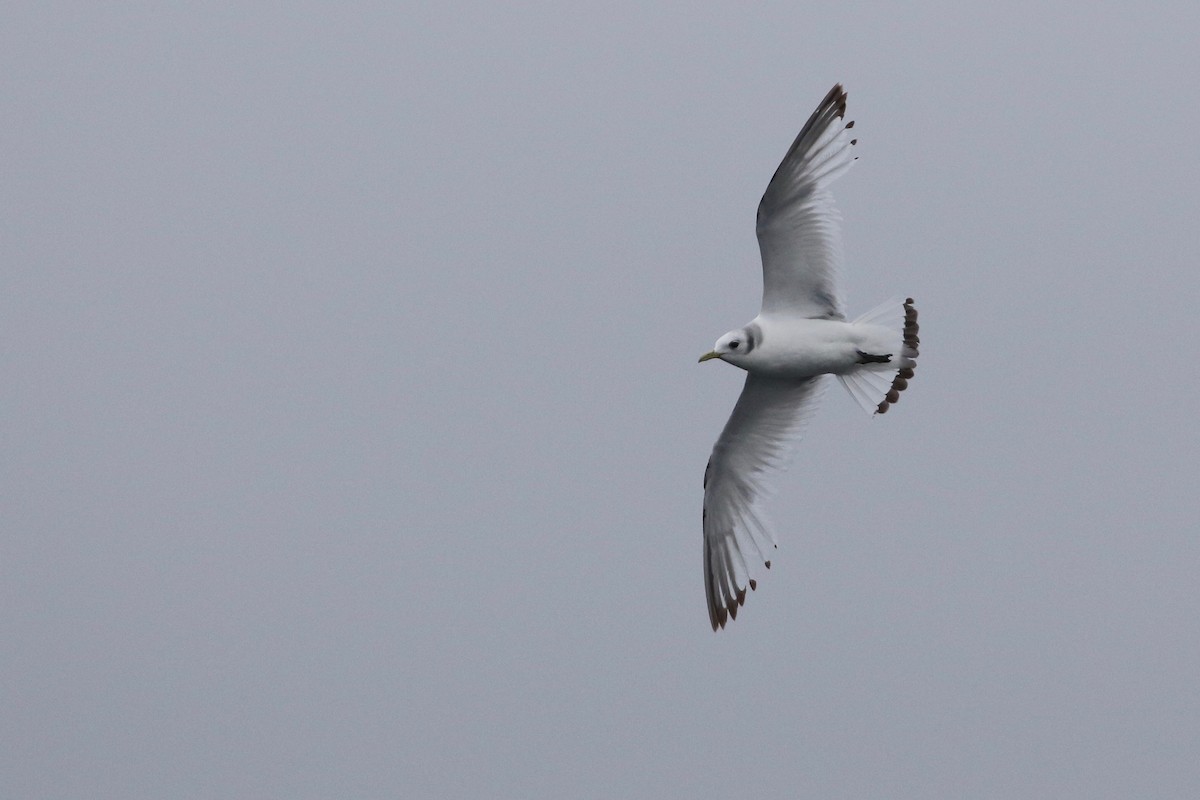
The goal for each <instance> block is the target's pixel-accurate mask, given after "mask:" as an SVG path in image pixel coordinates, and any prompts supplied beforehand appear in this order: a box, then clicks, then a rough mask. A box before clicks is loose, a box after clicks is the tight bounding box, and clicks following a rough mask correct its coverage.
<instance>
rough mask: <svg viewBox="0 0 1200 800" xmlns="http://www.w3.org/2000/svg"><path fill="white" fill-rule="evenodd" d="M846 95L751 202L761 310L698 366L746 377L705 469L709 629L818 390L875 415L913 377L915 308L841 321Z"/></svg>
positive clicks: (759, 540)
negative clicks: (832, 378) (840, 186)
mask: <svg viewBox="0 0 1200 800" xmlns="http://www.w3.org/2000/svg"><path fill="white" fill-rule="evenodd" d="M845 115H846V91H845V90H844V89H843V88H842V86H841V84H838V85H836V86H834V87H833V88H832V89H831V90H830V91H829V94H827V95H825V99H824V100H822V101H821V104H820V105H818V106H817V110H816V111H814V112H813V114H812V116H811V117H809V120H808V122H807V123H805V125H804V127H803V128H802V129H801V130H800V134H799V135H798V136H797V137H796V140H795V141H794V142H793V143H792V146H791V148H789V149H788V151H787V155H785V156H784V157H783V162H782V163H781V164H780V165H779V168H778V169H777V170H775V175H774V177H772V178H771V182H770V183H769V184H768V185H767V190H766V192H765V193H764V194H763V197H762V200H761V201H760V202H759V204H758V225H757V229H758V246H759V250H760V251H761V253H762V264H763V300H762V310H761V311H760V312H759V314H758V316H757V317H755V318H754V319H753V320H752V321H750V322H749V323H748V324H746V325H744V326H742V327H741V328H737V329H736V330H732V331H730V332H729V333H727V334H725V335H724V336H722V337H721V338H720V339H718V340H717V343H716V345H715V346H714V347H713V349H712V350H711V351H710V352H708V353H705V354H704V355H703V356H701V357H700V360H701V361H708V360H710V359H721V360H722V361H725V362H728V363H730V364H733V365H734V366H735V367H740V368H742V369H744V370H745V371H746V373H747V375H746V384H745V386H744V387H743V388H742V394H741V397H739V398H738V401H737V405H735V406H734V409H733V414H732V415H730V417H729V421H728V422H727V423H726V424H725V429H724V430H723V431H721V436H720V438H719V439H717V443H716V445H715V446H714V447H713V451H712V456H711V457H710V458H709V460H708V467H707V468H706V469H705V470H704V513H703V517H704V590H705V594H706V595H707V597H708V616H709V620H710V621H711V622H712V627H713V630H714V631H715V630H717V629H718V628H724V627H725V623H726V622H727V621H728V620H729V619H731V618H736V617H737V612H738V608H739V607H741V605H742V604H743V603H744V602H745V601H746V589H747V587H749V589H750V590H751V591H753V590H754V589H755V588H756V587H757V585H758V584H757V581H756V578H755V572H756V570H757V566H758V564H760V563H761V564H762V565H763V566H764V567H766V568H768V569H770V567H771V559H770V553H771V550H773V549H774V548H775V546H776V545H775V537H774V534H773V533H772V532H771V530H770V528H769V527H768V525H767V522H766V520H765V518H764V517H763V516H762V512H761V509H760V501H761V500H762V498H763V496H764V493H765V489H766V486H765V483H764V478H765V477H766V476H767V474H768V473H770V472H773V471H776V470H779V469H781V468H783V467H784V466H786V463H787V460H788V459H789V457H790V454H791V450H792V448H793V446H794V445H795V443H796V441H797V440H798V439H799V437H800V433H801V429H802V428H803V426H804V424H805V422H806V421H807V420H808V418H809V417H811V416H812V413H813V410H814V409H815V407H816V402H817V399H818V397H819V396H820V394H821V390H822V387H823V385H824V382H825V378H824V377H823V376H825V375H836V376H837V378H838V380H839V381H840V382H841V384H842V386H844V387H845V388H846V390H847V391H848V392H849V393H850V395H851V397H853V398H854V399H855V400H856V401H857V402H858V404H859V405H860V406H862V408H863V409H864V410H865V411H867V412H868V413H870V414H882V413H884V412H886V411H887V410H888V406H890V405H891V404H893V403H895V402H896V401H897V399H898V398H899V396H900V392H902V391H904V389H905V387H907V386H908V382H909V380H910V379H911V378H912V377H913V370H914V368H915V367H916V363H917V362H916V359H917V346H918V343H919V339H918V338H917V310H916V308H915V307H914V306H913V301H912V298H911V297H910V298H908V299H906V300H904V301H900V300H892V301H889V302H887V303H885V304H883V305H881V306H879V307H877V308H875V309H874V310H872V311H869V312H867V313H866V314H864V315H863V316H861V317H859V318H858V319H856V320H854V321H853V322H847V321H846V315H845V313H844V311H843V304H842V296H841V291H840V288H839V286H838V271H839V269H840V267H841V263H842V242H841V233H840V231H839V230H838V222H839V219H840V217H839V215H838V212H837V209H836V208H835V207H834V205H833V196H832V195H831V194H830V193H829V189H828V186H829V184H830V183H832V182H833V180H834V179H835V178H837V177H838V176H839V175H841V174H842V173H843V172H845V171H846V170H848V169H849V168H850V166H851V164H853V163H854V160H855V158H856V157H855V156H854V155H853V151H854V146H855V145H856V144H857V143H858V140H857V139H854V138H851V133H850V131H851V129H852V128H853V127H854V123H853V122H845V121H844V119H845Z"/></svg>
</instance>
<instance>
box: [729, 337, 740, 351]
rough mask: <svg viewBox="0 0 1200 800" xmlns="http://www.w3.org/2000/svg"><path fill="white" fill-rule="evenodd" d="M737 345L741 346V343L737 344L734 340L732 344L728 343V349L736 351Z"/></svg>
mask: <svg viewBox="0 0 1200 800" xmlns="http://www.w3.org/2000/svg"><path fill="white" fill-rule="evenodd" d="M739 344H741V342H739V341H738V340H737V339H734V340H733V341H732V342H730V343H729V349H730V350H737V349H738V345H739Z"/></svg>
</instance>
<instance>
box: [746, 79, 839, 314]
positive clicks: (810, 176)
mask: <svg viewBox="0 0 1200 800" xmlns="http://www.w3.org/2000/svg"><path fill="white" fill-rule="evenodd" d="M845 114H846V91H845V90H844V89H843V88H842V85H841V84H840V83H839V84H837V85H836V86H834V87H833V88H832V89H831V90H830V91H829V94H827V95H825V99H824V100H822V101H821V104H820V105H819V106H817V110H816V111H814V112H813V114H812V116H811V117H809V118H808V122H806V123H805V124H804V128H803V129H801V131H800V134H799V135H798V136H797V137H796V141H794V142H792V146H791V148H790V149H789V150H788V152H787V155H786V156H784V157H783V162H782V163H781V164H780V165H779V168H778V169H776V170H775V175H774V177H772V178H771V182H770V183H769V184H767V191H766V192H765V193H764V194H763V197H762V200H761V201H760V202H759V204H758V247H759V250H760V251H761V252H762V262H763V303H762V310H763V311H764V312H772V311H774V312H783V313H787V314H792V315H799V316H803V317H812V318H828V319H845V314H844V313H843V311H842V298H841V292H840V291H839V289H838V285H837V278H838V271H839V270H840V269H841V265H842V237H841V231H840V230H838V223H839V221H840V219H841V217H840V216H839V215H838V212H837V209H836V208H834V205H833V195H831V194H830V193H829V191H828V190H827V189H826V188H825V187H827V186H828V185H829V184H830V183H831V182H832V181H833V180H834V178H837V177H838V176H839V175H841V174H842V173H843V172H845V171H846V170H847V169H849V168H850V165H851V164H853V163H854V159H855V156H853V155H852V154H851V152H852V150H853V148H854V145H855V144H856V143H857V142H858V140H857V139H851V138H850V134H849V133H847V131H848V130H849V129H850V128H852V127H854V123H853V122H848V123H845V124H843V122H842V120H843V118H844V117H845Z"/></svg>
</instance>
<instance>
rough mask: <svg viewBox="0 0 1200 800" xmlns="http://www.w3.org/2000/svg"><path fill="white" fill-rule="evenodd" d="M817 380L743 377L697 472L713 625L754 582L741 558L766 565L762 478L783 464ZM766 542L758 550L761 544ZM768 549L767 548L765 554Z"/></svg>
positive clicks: (808, 411)
mask: <svg viewBox="0 0 1200 800" xmlns="http://www.w3.org/2000/svg"><path fill="white" fill-rule="evenodd" d="M823 386H824V383H823V381H822V379H821V378H820V377H817V378H808V379H806V380H801V381H796V380H782V379H777V378H766V377H762V376H759V375H753V374H752V375H748V376H747V377H746V384H745V386H744V387H743V388H742V394H741V396H740V397H739V398H738V401H737V405H736V406H734V409H733V413H732V414H731V415H730V417H729V422H727V423H726V424H725V429H724V430H723V431H722V432H721V436H720V438H718V439H717V443H716V445H714V447H713V451H712V456H711V457H710V458H709V460H708V467H707V468H706V469H705V472H704V515H703V516H704V591H705V596H706V597H707V599H708V615H709V621H710V622H711V623H712V627H713V630H714V631H715V630H716V629H717V628H723V627H725V623H726V622H727V620H728V619H729V618H730V617H734V618H736V617H737V610H738V607H740V606H741V605H742V604H743V603H744V602H745V600H746V587H747V585H749V586H750V588H751V589H753V588H754V587H755V586H756V585H757V582H756V580H755V575H754V572H753V571H752V569H751V564H755V565H756V564H757V562H754V561H753V559H751V558H748V556H751V554H755V555H757V557H758V560H759V561H761V562H762V563H763V565H764V566H766V567H768V568H769V567H770V565H771V562H770V559H769V558H768V555H769V549H770V548H773V547H774V545H775V537H774V535H773V534H772V533H771V530H770V528H769V526H768V525H767V523H766V520H765V519H764V517H763V516H762V514H761V512H760V509H759V508H758V502H759V501H760V500H761V499H762V498H764V497H765V495H766V493H767V487H766V484H765V482H764V479H765V478H766V476H767V475H768V474H769V473H771V472H774V471H777V470H780V469H782V468H783V467H785V466H786V465H787V461H788V458H789V457H790V455H791V452H792V450H793V448H794V446H795V443H796V441H797V440H798V439H799V436H800V432H801V430H802V428H803V426H804V423H805V422H806V421H807V420H808V418H809V417H810V416H812V413H813V411H814V410H815V408H816V401H817V399H818V397H819V396H820V394H821V388H822V387H823ZM768 543H769V545H770V548H764V545H766V544H768ZM764 549H767V551H768V552H767V553H764V552H763V551H764Z"/></svg>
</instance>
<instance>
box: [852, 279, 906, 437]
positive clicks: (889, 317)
mask: <svg viewBox="0 0 1200 800" xmlns="http://www.w3.org/2000/svg"><path fill="white" fill-rule="evenodd" d="M854 322H855V324H858V323H866V324H869V325H878V326H879V327H881V328H883V329H885V330H889V331H892V332H893V333H892V334H891V336H894V337H895V338H894V340H893V342H892V345H891V346H890V347H889V348H888V354H889V355H892V356H893V357H892V358H890V359H888V360H887V361H886V362H884V361H874V362H868V363H864V364H862V365H861V366H859V367H858V368H857V369H854V370H852V371H850V372H848V373H846V374H845V375H838V380H839V381H841V382H842V386H845V387H846V391H847V392H849V393H850V396H851V397H853V398H854V400H855V402H857V403H858V404H859V405H860V406H861V407H862V409H863V411H866V412H867V413H868V414H884V413H886V412H887V410H888V407H889V406H890V405H891V404H892V403H895V402H896V401H897V400H899V399H900V393H901V392H903V391H904V390H905V389H906V388H907V387H908V382H909V381H910V380H912V377H913V372H914V371H915V370H916V368H917V354H918V347H919V345H920V343H921V339H920V337H918V336H917V331H918V330H919V329H920V327H919V326H918V325H917V309H916V307H915V306H914V305H913V299H912V298H911V297H909V298H907V299H906V300H905V301H904V302H903V303H901V302H900V301H899V300H898V299H893V300H888V301H887V302H886V303H884V304H883V305H881V306H878V307H876V308H873V309H871V310H870V311H868V312H867V313H866V314H863V315H862V316H861V317H859V318H858V319H856V320H854Z"/></svg>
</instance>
